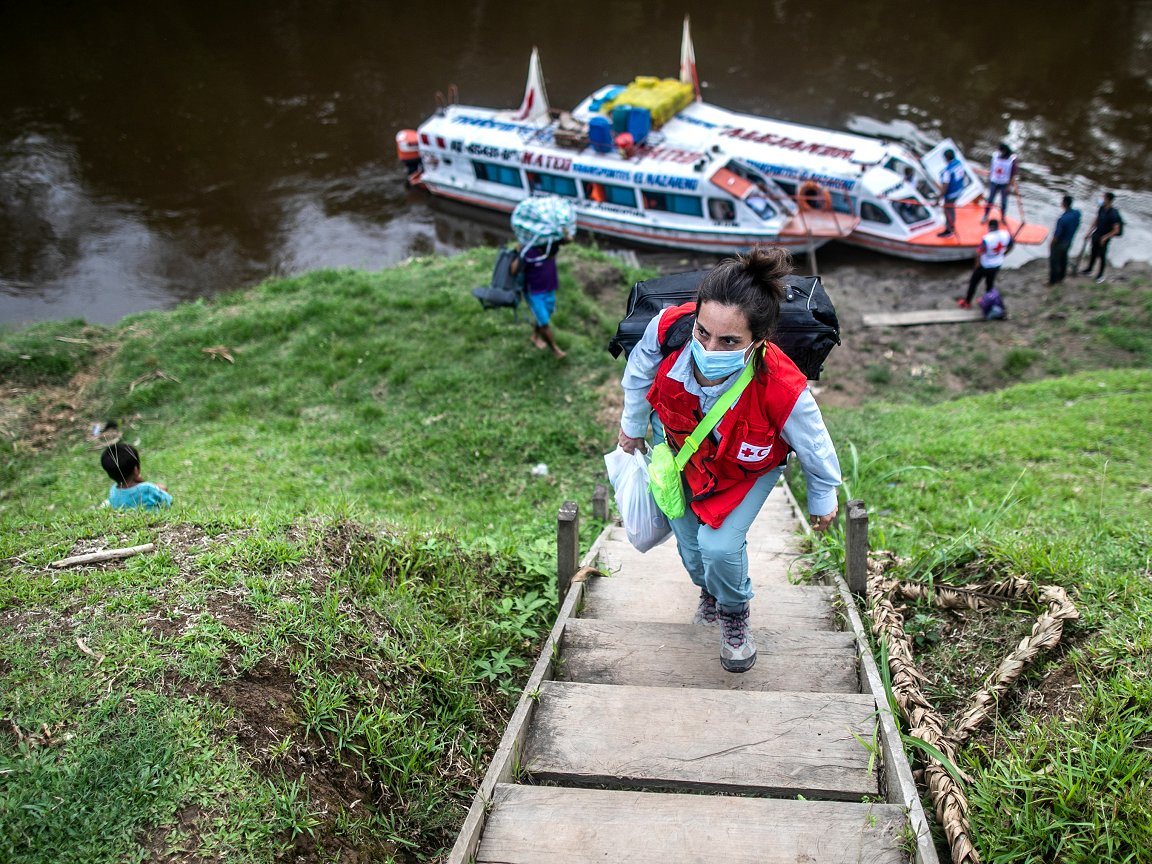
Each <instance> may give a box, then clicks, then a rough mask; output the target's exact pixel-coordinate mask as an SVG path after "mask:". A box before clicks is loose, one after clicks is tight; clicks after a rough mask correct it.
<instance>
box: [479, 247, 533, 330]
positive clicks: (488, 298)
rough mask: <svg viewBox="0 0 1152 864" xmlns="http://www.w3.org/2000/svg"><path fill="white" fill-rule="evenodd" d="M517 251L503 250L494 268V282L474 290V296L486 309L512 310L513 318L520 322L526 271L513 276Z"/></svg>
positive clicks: (497, 257)
mask: <svg viewBox="0 0 1152 864" xmlns="http://www.w3.org/2000/svg"><path fill="white" fill-rule="evenodd" d="M517 254H518V253H517V252H516V250H515V249H509V248H505V249H501V250H500V253H499V254H498V255H497V256H496V264H495V266H493V268H492V281H491V283H490V284H489V285H487V286H483V285H482V286H480V287H479V288H473V289H472V296H473V297H475V298H476V299H477V300H479V301H480V305H481V306H482V307H484V308H485V309H504V308H507V309H511V310H512V317H513V318H514V319H516V320H520V318H519V312H518V311H517V308H516V307H517V306H519V305H520V299H521V297H522V296H523V294H524V270H523V269H521V270H520V272H519V273H516V274H513V272H512V262H513V261H515V260H516V256H517Z"/></svg>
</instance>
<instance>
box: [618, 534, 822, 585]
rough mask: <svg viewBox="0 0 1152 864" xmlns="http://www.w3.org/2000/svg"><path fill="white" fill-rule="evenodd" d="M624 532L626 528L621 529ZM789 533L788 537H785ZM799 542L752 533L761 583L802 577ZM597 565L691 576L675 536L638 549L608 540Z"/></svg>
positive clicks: (752, 555) (752, 562) (751, 566)
mask: <svg viewBox="0 0 1152 864" xmlns="http://www.w3.org/2000/svg"><path fill="white" fill-rule="evenodd" d="M618 530H620V531H621V534H623V529H618ZM785 537H787V538H788V539H785ZM798 545H799V543H798V541H797V540H795V539H792V538H791V537H790V535H772V536H766V535H764V534H761V535H759V536H755V537H754V536H752V535H751V533H750V534H749V537H748V571H749V572H750V573H751V574H752V576H753V579H754V580H755V582H756V583H757V584H759V585H767V584H771V585H788V584H791V581H792V580H793V579H796V578H799V575H800V572H801V570H800V567H799V566H798V565H797V564H796V558H797V553H798V551H799V550H798V549H797V548H796V547H797V546H798ZM597 569H599V570H601V571H602V572H604V573H629V574H640V573H658V574H669V575H675V576H677V577H680V578H685V579H686V578H687V576H686V575H685V572H684V565H683V564H682V563H681V562H680V553H679V551H678V550H677V548H676V543H675V541H674V540H669V541H668V542H667V543H664V544H661V545H660V546H657V547H656V548H655V549H649V550H648V551H647V552H643V553H641V552H637V551H636V549H635V548H633V546H632V544H631V543H629V542H628V541H627V540H615V539H610V540H608V541H607V542H606V543H605V544H604V545H603V547H602V548H601V551H600V562H599V564H598V565H597Z"/></svg>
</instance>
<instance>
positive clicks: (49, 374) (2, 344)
mask: <svg viewBox="0 0 1152 864" xmlns="http://www.w3.org/2000/svg"><path fill="white" fill-rule="evenodd" d="M104 338H107V337H106V332H105V331H104V330H103V328H96V327H89V326H87V325H86V324H85V323H84V322H83V321H52V322H47V323H43V324H36V325H34V326H32V327H29V328H27V329H25V330H6V329H0V380H3V381H9V382H11V383H12V384H17V385H21V386H25V387H28V386H36V385H44V384H63V383H65V382H66V381H68V379H70V378H71V377H72V376H73V375H75V374H76V373H77V372H78V371H79V370H80V369H82V368H83V367H84V366H86V365H87V364H88V363H90V362H91V360H92V358H93V355H94V349H95V346H96V344H97V342H98V341H100V340H102V339H104Z"/></svg>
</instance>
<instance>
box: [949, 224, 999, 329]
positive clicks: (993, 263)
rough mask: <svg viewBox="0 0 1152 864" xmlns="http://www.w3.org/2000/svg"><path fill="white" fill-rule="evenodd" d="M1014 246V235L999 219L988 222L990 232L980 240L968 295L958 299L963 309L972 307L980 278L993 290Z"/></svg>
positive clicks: (987, 287) (989, 289)
mask: <svg viewBox="0 0 1152 864" xmlns="http://www.w3.org/2000/svg"><path fill="white" fill-rule="evenodd" d="M1011 248H1012V235H1011V234H1009V233H1008V231H1007V229H1005V228H1001V227H1000V220H999V219H992V220H991V221H989V223H988V233H987V234H985V235H984V239H983V240H981V241H980V247H979V249H978V250H977V253H976V267H975V268H974V269H973V270H972V278H971V279H969V280H968V295H967V296H966V297H960V298H957V300H956V305H957V306H959V307H960V308H961V309H971V308H972V298H973V297H975V296H976V286H977V285H979V284H980V280H981V279H984V280H985V281H986V287H985V289H984V290H985V291H991V290H992V287H993V286H994V285H995V284H996V274H997V273H999V272H1000V266H1001V265H1002V264H1003V263H1004V256H1005V255H1007V254H1008V250H1010V249H1011Z"/></svg>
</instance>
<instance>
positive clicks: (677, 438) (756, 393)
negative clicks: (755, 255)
mask: <svg viewBox="0 0 1152 864" xmlns="http://www.w3.org/2000/svg"><path fill="white" fill-rule="evenodd" d="M695 311H696V303H695V302H689V303H684V304H683V305H681V306H672V307H670V308H668V309H665V310H664V312H662V313H661V315H660V323H659V324H658V325H657V331H656V332H657V336H658V337H659V340H660V344H661V345H663V344H664V342H665V339H666V338H667V336H668V330H669V328H670V327H671V326H672V325H673V324H674V323H676V321H678V320H680V319H681V318H683V317H684V316H685V315H691V314H693V313H695ZM691 350H692V347H691V341H689V342H687V343H685V344H684V345H683V346H681V347H680V348H679V349H676V350H674V351H673V352H672V353H670V354H669V355H668V356H667V357H665V358H664V359H663V360H662V361H661V362H660V366H659V368H658V369H657V370H656V378H655V379H654V380H653V382H652V386H651V387H650V388H649V389H648V404H650V405H651V406H652V408H653V410H655V412H656V416H657V417H659V418H660V422H661V423H662V424H663V425H664V435H665V437H666V438H667V440H668V443H669V444H670V445H671V446H672V449H674V450H677V451H679V449H680V448H681V447H683V446H684V441H685V439H686V438H687V437H688V436H689V435H690V434H691V433H692V431H693V430H694V429H695V428H696V427H697V426H698V425H699V423H700V421H701V420H703V419H704V413H703V412H702V411H701V410H700V399H699V397H697V396H695V395H693V394H692V393H689V392H688V390H687V389H686V388H685V387H684V385H683V384H681V383H680V382H679V381H676V380H675V379H673V378H671V377H669V375H668V373H669V372H670V371H671V370H672V367H673V366H674V365H675V363H676V360H677V358H678V357H679V356H680V353H681V352H682V351H691ZM763 359H764V363H763V369H762V370H761V371H760V373H759V374H758V375H756V376H755V377H754V378H753V379H752V380H751V381H750V382H749V383H748V386H747V387H746V388H745V389H744V392H743V393H741V394H740V398H739V399H737V400H736V404H735V405H733V406H732V407H731V408H729V409H728V411H727V412H725V414H724V416H723V417H722V418H720V422H719V423H717V424H716V428H715V429H714V430H713V432H712V434H710V435H708V436H707V437H706V438H705V440H704V442H703V443H702V444H701V445H700V449H699V450H697V451H696V453H695V454H693V456H692V458H691V459H689V460H688V464H687V465H685V466H684V479H685V480H686V481H687V483H688V488H689V490H690V491H691V498H690V502H689V506H691V508H692V510H693V512H695V513H696V515H697V516H698V517H699V519H700V521H701V522H703V523H704V524H705V525H708V526H710V527H712V528H719V527H720V525H721V524H723V522H724V520H725V519H726V518H727V516H728V514H729V513H731V512H732V511H733V510H735V509H736V507H737V506H738V505H739V504H740V502H741V501H743V500H744V496H745V495H747V494H748V490H749V489H751V488H752V485H753V484H754V483H755V482H756V480H757V479H759V478H760V477H762V476H763V475H764V474H767V473H768V472H769V471H771V470H772V469H774V468H776V467H777V466H779V465H781V464H783V462H784V460H785V459H786V458H787V456H788V452H789V449H790V448H789V447H788V444H787V443H785V441H784V439H783V438H782V437H781V436H780V430H781V429H783V428H784V423H785V421H787V419H788V417H789V415H790V414H791V413H792V408H793V407H795V405H796V400H797V399H799V398H800V394H801V393H803V392H804V388H805V387H807V386H808V379H807V378H806V377H805V376H804V373H803V372H801V371H800V370H799V369H798V368H797V367H796V364H795V363H793V362H792V361H791V360H789V359H788V357H787V356H786V355H785V354H784V352H783V351H781V350H780V349H779V348H778V347H776V346H775V345H773V344H772V343H771V342H768V343H765V345H764V358H763ZM717 433H719V436H720V442H719V443H717V442H716V437H715V436H716V434H717Z"/></svg>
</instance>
